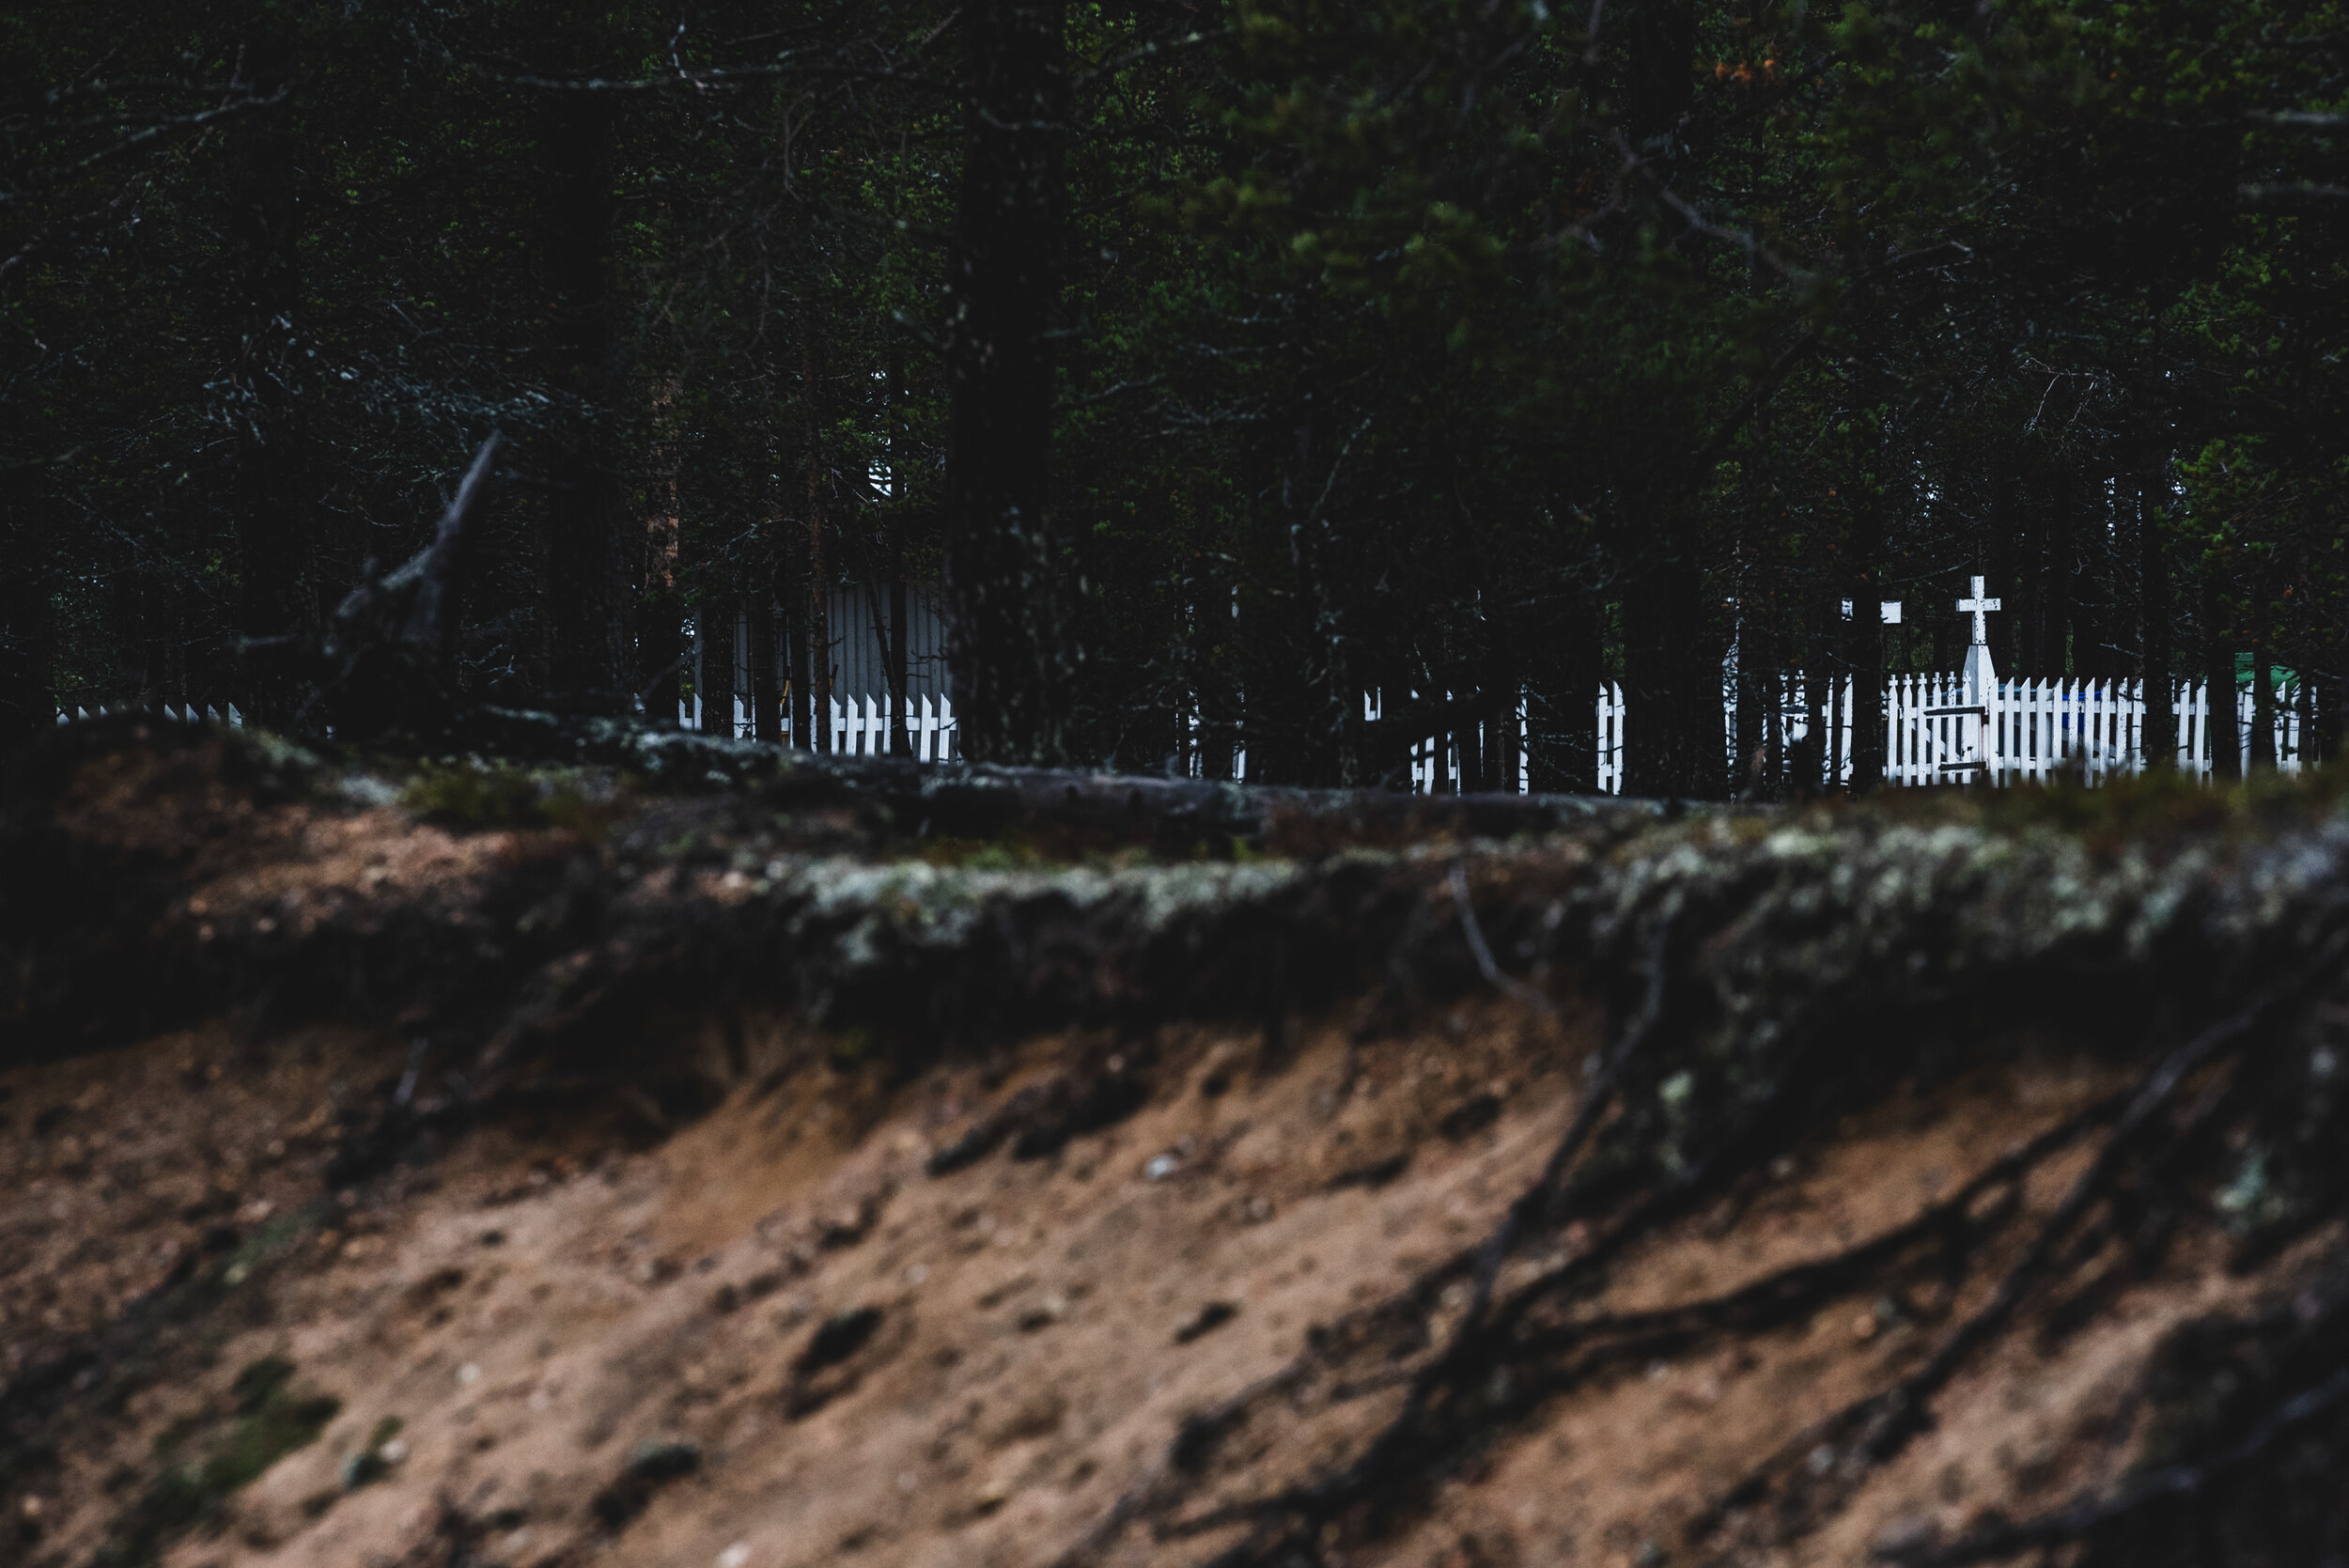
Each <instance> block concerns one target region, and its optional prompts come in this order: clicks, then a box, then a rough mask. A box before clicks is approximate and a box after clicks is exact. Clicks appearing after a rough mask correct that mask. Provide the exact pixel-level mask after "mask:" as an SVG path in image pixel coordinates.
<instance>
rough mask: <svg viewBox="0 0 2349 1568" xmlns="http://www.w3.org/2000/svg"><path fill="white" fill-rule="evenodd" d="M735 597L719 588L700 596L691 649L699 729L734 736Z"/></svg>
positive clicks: (704, 732) (731, 737)
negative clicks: (694, 661) (697, 668)
mask: <svg viewBox="0 0 2349 1568" xmlns="http://www.w3.org/2000/svg"><path fill="white" fill-rule="evenodd" d="M735 616H736V610H735V599H734V596H733V594H732V593H730V592H725V591H718V592H713V593H711V594H709V595H708V596H707V597H706V598H703V600H702V605H701V614H700V617H699V619H698V621H697V622H696V624H695V627H694V638H693V646H694V653H695V655H696V657H697V659H698V660H699V662H700V666H701V668H700V672H699V675H698V676H697V678H696V681H695V686H694V691H695V693H696V695H698V696H699V697H700V698H701V704H702V733H703V734H704V735H719V736H723V737H726V738H727V739H729V740H731V739H733V738H734V636H735Z"/></svg>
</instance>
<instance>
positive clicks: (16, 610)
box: [0, 477, 57, 756]
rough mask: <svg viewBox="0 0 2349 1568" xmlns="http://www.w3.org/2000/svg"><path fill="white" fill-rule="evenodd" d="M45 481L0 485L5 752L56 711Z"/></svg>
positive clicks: (0, 695)
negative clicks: (3, 560)
mask: <svg viewBox="0 0 2349 1568" xmlns="http://www.w3.org/2000/svg"><path fill="white" fill-rule="evenodd" d="M41 503H42V487H41V486H40V484H39V482H38V481H28V480H25V479H23V478H21V477H20V478H19V479H17V480H15V481H14V482H13V483H11V484H8V485H6V486H0V549H5V550H6V551H7V557H8V569H7V570H6V571H0V756H5V755H7V754H8V753H9V752H10V751H12V750H14V749H15V748H16V747H17V746H18V745H20V744H22V743H23V742H24V741H27V740H30V739H32V738H33V737H36V736H39V735H42V734H45V733H46V732H47V731H48V728H49V726H50V724H51V723H52V722H54V720H55V717H56V712H57V693H56V685H55V682H56V645H57V632H56V621H55V616H54V612H53V610H52V607H51V602H50V588H51V583H50V571H49V551H48V548H47V540H46V539H45V538H44V537H43V533H44V526H43V521H42V520H43V518H44V517H45V516H46V514H47V508H46V507H44V506H43V505H42V504H41Z"/></svg>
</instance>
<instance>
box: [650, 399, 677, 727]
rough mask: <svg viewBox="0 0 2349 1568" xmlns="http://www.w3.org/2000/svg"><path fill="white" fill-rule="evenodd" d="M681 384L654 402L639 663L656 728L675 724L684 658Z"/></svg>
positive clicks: (651, 719) (651, 717)
mask: <svg viewBox="0 0 2349 1568" xmlns="http://www.w3.org/2000/svg"><path fill="white" fill-rule="evenodd" d="M676 405H677V378H676V377H675V376H674V375H672V376H669V377H667V378H666V379H664V380H663V381H662V382H661V392H660V395H659V396H657V397H656V398H655V399H654V427H655V429H656V431H657V432H658V435H657V438H656V442H657V443H656V445H655V447H654V461H655V463H656V465H657V467H656V470H655V474H654V477H653V482H652V501H653V505H652V507H651V509H650V510H649V511H648V512H647V513H646V518H645V541H644V543H645V564H644V568H643V571H642V573H641V576H642V578H643V582H644V584H645V588H644V595H643V608H642V611H641V614H642V617H643V624H642V629H641V630H640V633H639V644H640V647H641V649H642V652H641V654H640V658H641V659H642V660H643V663H644V667H645V670H646V685H645V688H644V697H645V717H646V719H647V720H649V721H651V722H654V723H656V724H661V725H669V724H675V723H677V722H678V720H677V703H678V695H679V691H678V689H679V685H680V681H679V678H678V674H679V669H680V666H681V664H682V661H683V655H684V651H685V648H684V629H683V623H682V620H681V617H682V615H683V613H684V607H683V602H682V600H681V599H680V598H679V596H678V593H677V548H678V542H679V541H678V535H679V533H680V531H681V528H682V526H683V521H682V520H681V519H680V518H679V517H678V515H677V512H678V478H679V474H678V455H677V435H678V432H677V428H676V427H675V425H674V423H673V420H674V415H675V411H676Z"/></svg>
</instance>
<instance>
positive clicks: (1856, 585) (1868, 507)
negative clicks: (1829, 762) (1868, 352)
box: [1851, 481, 1886, 795]
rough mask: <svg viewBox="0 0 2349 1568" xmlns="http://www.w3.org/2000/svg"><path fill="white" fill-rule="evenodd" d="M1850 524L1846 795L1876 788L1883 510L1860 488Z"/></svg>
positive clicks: (1879, 780) (1881, 722) (1881, 759)
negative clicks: (1849, 715)
mask: <svg viewBox="0 0 2349 1568" xmlns="http://www.w3.org/2000/svg"><path fill="white" fill-rule="evenodd" d="M1851 550H1852V564H1853V566H1854V567H1855V568H1856V571H1855V573H1854V577H1853V582H1852V607H1851V609H1852V627H1851V642H1852V654H1851V667H1852V668H1851V704H1852V724H1851V792H1852V793H1853V794H1854V795H1865V794H1868V793H1869V792H1871V791H1872V790H1875V789H1878V788H1880V787H1882V785H1883V784H1884V764H1885V738H1886V737H1885V711H1884V609H1883V606H1884V506H1883V503H1882V499H1881V498H1880V497H1878V496H1876V495H1875V494H1874V493H1872V492H1871V491H1870V490H1868V489H1866V488H1865V482H1864V481H1862V488H1861V489H1859V512H1858V514H1857V515H1856V516H1855V517H1854V518H1853V520H1852V541H1851Z"/></svg>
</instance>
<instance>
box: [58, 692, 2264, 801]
mask: <svg viewBox="0 0 2349 1568" xmlns="http://www.w3.org/2000/svg"><path fill="white" fill-rule="evenodd" d="M1992 684H1993V694H1992V696H1991V698H1990V700H1989V701H1987V702H1971V701H1968V696H1969V695H1970V693H1969V692H1968V689H1967V686H1966V682H1965V679H1964V677H1963V676H1961V675H1894V676H1892V677H1890V679H1889V680H1887V681H1886V683H1885V688H1884V701H1883V706H1882V707H1881V709H1880V712H1881V714H1882V722H1883V723H1884V724H1885V768H1884V778H1885V782H1886V783H1887V784H1901V785H1906V786H1916V785H1923V784H1961V783H1971V782H1973V781H1975V780H1978V779H1979V780H1983V781H1986V782H1988V783H1990V784H2016V783H2023V782H2045V781H2046V780H2048V779H2050V778H2053V777H2056V776H2057V775H2058V774H2059V773H2061V772H2064V771H2077V773H2078V775H2079V776H2080V777H2082V778H2084V779H2085V780H2086V782H2088V783H2090V784H2099V783H2102V782H2103V781H2104V780H2106V779H2108V778H2109V777H2111V776H2112V775H2114V774H2116V773H2136V772H2140V771H2142V770H2143V768H2144V761H2145V759H2144V736H2145V707H2146V705H2145V695H2144V683H2143V682H2142V681H2140V680H2136V679H2129V678H2119V679H2109V680H2108V679H2100V678H2088V677H2080V678H2068V679H2058V680H2040V681H2033V680H1998V681H1995V682H1993V683H1992ZM1833 695H1834V706H1833V710H1832V718H1831V721H1830V726H1829V734H1830V737H1831V738H1832V740H1833V743H1834V744H1833V748H1832V753H1831V755H1830V754H1821V753H1807V750H1806V748H1805V746H1804V743H1805V742H1806V741H1807V740H1809V738H1810V736H1811V727H1812V724H1813V723H1815V722H1818V718H1819V715H1818V711H1817V709H1816V708H1815V707H1814V706H1813V705H1812V702H1811V700H1810V691H1809V688H1808V685H1807V683H1806V681H1805V679H1804V677H1803V676H1802V675H1788V676H1786V677H1784V679H1783V681H1782V682H1781V693H1780V702H1779V707H1778V713H1777V714H1776V716H1775V718H1776V724H1775V728H1776V730H1777V736H1776V740H1777V748H1778V751H1777V754H1778V757H1779V758H1780V759H1781V766H1783V762H1782V759H1784V758H1788V757H1798V758H1802V759H1804V760H1805V761H1810V760H1812V759H1813V758H1815V762H1816V765H1817V766H1818V767H1819V768H1821V770H1822V772H1823V774H1827V775H1828V776H1831V777H1832V778H1834V779H1835V780H1836V781H1837V782H1839V783H1847V782H1849V780H1850V778H1851V773H1852V734H1853V724H1854V722H1856V714H1855V711H1854V705H1853V702H1852V682H1851V679H1850V677H1848V676H1845V677H1843V679H1842V680H1841V681H1839V682H1838V683H1837V689H1836V691H1834V693H1833ZM2300 696H2301V693H2300V690H2299V688H2298V686H2297V684H2296V683H2293V682H2279V683H2277V688H2276V705H2275V714H2276V717H2275V734H2276V767H2277V768H2278V769H2279V771H2282V772H2287V773H2296V772H2298V771H2299V770H2300V768H2301V766H2302V763H2303V760H2304V753H2303V750H2302V737H2301V719H2302V714H2301V707H2302V706H2303V705H2302V703H2301V701H2300ZM2234 701H2235V720H2236V725H2235V728H2236V735H2237V737H2238V754H2237V758H2236V761H2237V768H2236V771H2237V772H2238V773H2241V772H2248V771H2249V768H2250V762H2251V739H2250V736H2251V711H2252V703H2251V692H2250V691H2248V689H2239V690H2237V691H2236V692H2235V693H2234ZM829 706H830V709H831V712H830V720H831V722H830V725H829V729H830V731H831V734H830V737H829V738H830V740H831V748H830V749H831V751H832V753H834V754H836V755H848V756H883V755H887V754H889V753H891V752H892V751H894V748H895V740H896V726H895V724H894V722H893V719H894V710H893V708H892V706H891V703H890V699H889V698H887V697H885V696H883V697H873V696H863V697H848V698H847V699H845V700H844V699H841V698H833V699H832V701H831V702H830V704H829ZM909 706H910V709H911V711H910V714H909V720H910V722H909V723H908V726H907V728H908V731H909V739H910V741H911V744H912V753H913V755H914V757H915V758H916V760H918V761H922V762H944V761H948V760H951V759H952V758H953V757H954V756H956V755H957V754H958V752H959V746H958V744H957V739H956V728H955V709H954V703H953V701H952V700H951V699H948V698H945V697H941V698H938V699H936V700H935V701H933V700H932V699H930V698H928V697H920V698H916V699H914V700H913V701H912V702H911V703H910V704H909ZM1382 706H1383V705H1382V702H1381V699H1380V696H1379V695H1378V694H1377V693H1376V692H1371V693H1366V694H1365V695H1364V697H1363V702H1362V709H1363V711H1362V716H1363V717H1364V718H1365V719H1372V720H1375V719H1377V718H1378V717H1380V714H1381V711H1382ZM110 713H115V714H122V713H139V714H144V715H147V716H148V717H154V718H161V719H164V720H168V721H172V722H179V723H195V722H206V721H209V722H212V723H226V724H230V725H236V726H241V725H242V724H243V723H244V715H243V713H242V712H241V711H240V710H239V709H238V708H237V707H236V706H234V705H233V704H232V705H229V706H225V707H209V706H193V705H175V704H166V705H164V706H162V707H159V708H147V707H129V706H98V707H79V706H77V707H74V708H71V709H68V710H65V711H61V712H59V713H58V715H57V722H58V723H60V724H63V723H68V722H72V721H74V720H76V719H85V720H86V719H96V718H103V717H105V716H106V715H107V714H110ZM2170 715H2171V719H2172V721H2173V722H2174V724H2175V726H2176V734H2177V737H2178V742H2177V755H2176V758H2175V763H2176V766H2177V768H2179V770H2180V771H2182V772H2186V773H2190V774H2193V775H2194V776H2196V777H2198V778H2201V779H2208V778H2209V777H2211V775H2212V772H2213V770H2214V769H2213V767H2212V757H2211V730H2210V703H2209V692H2208V689H2207V688H2206V687H2205V686H2204V685H2203V684H2201V683H2200V682H2184V681H2181V682H2178V683H2176V684H2175V685H2174V686H2173V688H2172V691H2171V695H2170ZM701 716H702V709H701V699H700V698H699V697H694V698H693V699H692V700H691V701H690V702H680V703H679V704H678V705H677V722H678V723H679V724H680V725H681V726H683V727H685V728H688V729H695V730H698V729H699V728H700V727H701ZM1528 718H1529V714H1528V710H1527V706H1526V705H1525V703H1524V702H1523V701H1520V703H1519V705H1518V709H1517V734H1519V735H1520V736H1522V735H1524V734H1525V733H1526V724H1527V720H1528ZM1593 720H1594V723H1595V737H1594V738H1595V742H1596V753H1597V755H1596V760H1597V784H1598V790H1599V793H1601V794H1603V795H1620V794H1622V793H1623V787H1624V776H1625V750H1626V704H1625V702H1624V694H1623V688H1622V686H1621V685H1620V684H1618V683H1616V682H1612V681H1606V682H1602V683H1601V684H1600V686H1599V690H1598V694H1597V702H1596V704H1595V709H1594V713H1593ZM1722 722H1723V728H1724V741H1725V744H1726V746H1727V747H1728V748H1729V752H1730V761H1731V763H1732V765H1733V771H1734V768H1735V764H1736V762H1737V760H1738V759H1737V758H1736V757H1735V745H1736V731H1737V710H1736V706H1735V703H1734V702H1729V703H1727V704H1725V706H1724V710H1723V714H1722ZM1191 727H1192V728H1193V729H1194V730H1196V729H1197V728H1198V727H1199V725H1198V722H1197V720H1196V718H1195V717H1194V718H1193V721H1192V725H1191ZM733 729H734V734H735V735H736V736H737V737H741V738H748V737H750V735H751V733H752V729H753V725H752V722H751V715H750V711H749V708H748V706H747V704H746V703H745V701H744V699H743V698H741V697H739V696H737V697H736V698H735V699H734V726H733ZM784 730H785V737H786V739H788V738H790V726H789V722H788V720H787V718H786V722H785V726H784ZM1247 756H1248V753H1246V751H1245V750H1241V751H1237V752H1236V753H1235V754H1234V757H1233V770H1232V776H1233V777H1234V778H1236V779H1245V778H1246V777H1247V776H1248V774H1247ZM1190 770H1191V772H1193V773H1194V774H1196V773H1198V772H1199V771H1200V759H1199V756H1198V748H1197V747H1196V746H1195V745H1194V746H1193V747H1192V751H1191V755H1190ZM1460 772H1461V770H1460V754H1459V749H1458V747H1457V746H1456V745H1455V744H1454V743H1453V740H1452V737H1448V736H1440V735H1431V736H1428V737H1425V738H1423V739H1421V740H1418V741H1415V742H1413V743H1412V745H1411V747H1410V749H1409V768H1408V782H1407V783H1406V784H1405V787H1406V788H1407V789H1408V791H1409V792H1410V793H1412V794H1415V795H1426V794H1435V793H1439V792H1440V793H1454V792H1456V791H1458V790H1459V788H1460V786H1461V777H1460ZM1516 784H1517V789H1518V790H1519V791H1520V792H1521V791H1524V790H1527V789H1529V788H1531V787H1532V757H1531V755H1530V754H1529V753H1527V752H1525V751H1524V750H1522V749H1520V750H1519V752H1518V753H1517V779H1516Z"/></svg>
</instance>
